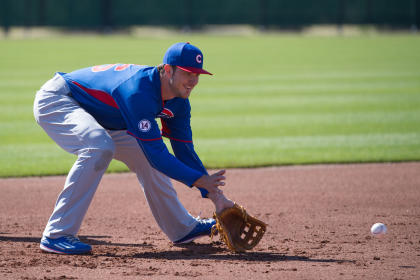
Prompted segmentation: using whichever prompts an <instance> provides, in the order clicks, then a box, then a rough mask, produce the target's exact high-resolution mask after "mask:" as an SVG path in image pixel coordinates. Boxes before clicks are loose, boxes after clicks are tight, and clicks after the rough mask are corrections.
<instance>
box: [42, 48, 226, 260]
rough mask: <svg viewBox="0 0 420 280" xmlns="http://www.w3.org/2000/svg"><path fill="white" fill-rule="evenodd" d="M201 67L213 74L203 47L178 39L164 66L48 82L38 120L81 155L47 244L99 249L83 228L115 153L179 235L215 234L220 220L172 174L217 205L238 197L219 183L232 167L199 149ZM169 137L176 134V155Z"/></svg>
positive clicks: (59, 248)
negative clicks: (199, 209) (219, 165)
mask: <svg viewBox="0 0 420 280" xmlns="http://www.w3.org/2000/svg"><path fill="white" fill-rule="evenodd" d="M200 74H209V75H212V74H211V73H209V72H207V71H206V70H204V69H203V54H202V52H201V51H200V49H199V48H197V47H195V46H193V45H192V44H190V43H176V44H174V45H172V46H171V47H169V49H168V50H167V51H166V53H165V56H164V58H163V64H161V65H159V66H157V67H149V66H144V65H135V64H106V65H100V66H93V67H88V68H84V69H80V70H76V71H74V72H71V73H60V72H58V73H56V74H55V76H54V77H53V78H52V79H51V80H49V81H48V82H46V83H45V84H44V85H43V86H42V87H41V89H40V90H39V91H38V92H37V94H36V97H35V102H34V116H35V119H36V121H37V123H38V124H39V125H40V126H41V127H42V128H43V129H44V130H45V132H46V133H47V134H48V135H49V136H50V137H51V138H52V139H53V140H54V141H55V142H56V143H57V144H58V145H59V146H60V147H62V148H63V149H64V150H66V151H68V152H70V153H73V154H76V155H77V160H76V162H75V163H74V165H73V167H72V168H71V170H70V172H69V174H68V176H67V178H66V182H65V185H64V189H63V191H62V192H61V193H60V194H59V196H58V199H57V202H56V204H55V207H54V211H53V213H52V215H51V217H50V219H49V221H48V223H47V226H46V228H45V230H44V232H43V237H42V239H41V243H40V248H41V249H42V250H44V251H47V252H52V253H59V254H83V253H88V252H90V251H91V250H92V248H91V246H90V245H89V244H86V243H83V242H81V241H80V240H79V239H78V238H77V236H76V234H77V232H78V231H79V229H80V226H81V223H82V220H83V218H84V216H85V214H86V212H87V210H88V207H89V205H90V203H91V201H92V198H93V196H94V194H95V191H96V189H97V187H98V184H99V182H100V180H101V178H102V175H103V174H104V172H105V171H106V169H107V167H108V165H109V163H110V162H111V160H112V159H113V158H114V159H117V160H120V161H122V162H124V163H125V164H126V165H127V166H128V168H129V169H130V170H131V171H133V172H135V173H136V175H137V178H138V180H139V182H140V183H141V185H142V188H143V191H144V194H145V197H146V200H147V202H148V204H149V207H150V209H151V211H152V214H153V216H154V218H155V220H156V222H157V223H158V225H159V227H160V228H161V229H162V231H163V232H164V233H165V234H166V235H167V236H168V238H169V239H170V240H171V241H172V242H174V243H186V242H190V241H192V240H194V239H196V238H199V237H202V236H206V235H209V234H210V232H211V228H212V226H213V225H214V224H215V220H214V219H200V218H199V217H197V218H196V217H193V216H192V215H191V214H190V213H189V212H188V211H187V210H186V209H185V208H184V206H183V205H182V204H181V203H180V201H179V200H178V197H177V194H176V192H175V190H174V188H173V186H172V184H171V181H170V178H172V179H175V180H178V181H180V182H182V183H184V184H186V185H187V186H189V187H197V188H198V189H199V191H200V192H201V196H202V197H203V198H209V199H210V200H211V201H212V202H213V203H214V205H215V208H216V212H220V211H222V210H223V209H225V208H227V207H232V206H233V204H234V203H233V202H232V201H231V200H230V199H228V198H227V197H226V196H225V195H224V194H223V192H222V191H221V190H220V189H219V187H220V186H224V185H225V176H224V174H225V171H224V170H220V171H218V172H215V173H214V174H211V175H209V174H208V173H207V171H206V168H205V167H204V166H203V164H202V162H201V160H200V158H199V157H198V156H197V154H196V152H195V151H194V145H193V141H192V132H191V126H190V117H191V114H190V110H191V108H190V103H189V100H188V98H189V96H190V94H191V91H192V90H193V89H194V87H195V86H196V85H197V83H198V80H199V76H200ZM156 119H160V121H161V123H162V131H160V129H159V126H158V123H157V121H156ZM162 136H164V137H167V138H169V139H170V142H171V146H172V149H173V151H174V155H172V154H171V153H169V151H168V149H167V147H166V145H165V144H164V142H163V140H162Z"/></svg>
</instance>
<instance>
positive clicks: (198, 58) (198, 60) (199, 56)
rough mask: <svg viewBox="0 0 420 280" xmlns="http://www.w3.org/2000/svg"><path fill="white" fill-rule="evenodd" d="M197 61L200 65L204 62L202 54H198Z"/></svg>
mask: <svg viewBox="0 0 420 280" xmlns="http://www.w3.org/2000/svg"><path fill="white" fill-rule="evenodd" d="M195 60H196V61H197V62H198V63H201V62H203V60H202V57H201V54H197V56H196V57H195Z"/></svg>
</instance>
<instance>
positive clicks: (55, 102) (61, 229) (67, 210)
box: [34, 75, 115, 239]
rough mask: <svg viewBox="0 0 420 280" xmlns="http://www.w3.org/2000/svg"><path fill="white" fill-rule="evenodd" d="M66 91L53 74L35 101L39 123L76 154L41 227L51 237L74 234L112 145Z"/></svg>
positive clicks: (57, 140)
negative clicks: (50, 212)
mask: <svg viewBox="0 0 420 280" xmlns="http://www.w3.org/2000/svg"><path fill="white" fill-rule="evenodd" d="M68 93H69V89H68V87H67V85H66V84H65V81H64V80H63V78H62V77H61V76H58V75H56V76H55V77H54V78H53V79H51V80H50V81H48V82H47V83H46V84H45V85H44V86H43V87H42V88H41V90H40V91H38V93H37V95H36V98H35V103H34V115H35V119H36V120H37V122H38V123H39V125H40V126H41V127H42V128H43V129H44V130H45V131H46V133H47V134H48V135H49V136H50V137H51V138H52V139H53V140H54V141H55V142H56V143H57V144H58V145H59V146H61V147H62V148H63V149H64V150H66V151H68V152H70V153H73V154H76V155H77V160H76V162H75V163H74V165H73V167H72V168H71V170H70V172H69V174H68V176H67V179H66V182H65V185H64V189H63V191H62V192H61V193H60V194H59V196H58V199H57V202H56V205H55V208H54V211H53V213H52V215H51V217H50V219H49V221H48V224H47V226H46V228H45V231H44V236H45V237H48V238H53V239H56V238H60V237H64V236H68V235H72V236H75V235H76V234H77V232H78V231H79V228H80V225H81V223H82V220H83V218H84V216H85V214H86V212H87V209H88V207H89V205H90V203H91V201H92V198H93V195H94V193H95V191H96V189H97V186H98V184H99V181H100V179H101V177H102V175H103V174H104V172H105V170H106V169H107V167H108V165H109V163H110V161H111V160H112V157H113V153H114V149H115V147H114V144H113V141H112V139H111V137H110V136H109V134H108V133H107V131H106V130H105V129H104V128H102V127H101V126H100V125H99V124H98V123H97V122H96V120H95V119H94V118H93V117H92V116H91V115H90V114H88V113H87V112H86V111H85V110H83V109H82V108H80V106H79V105H78V104H77V102H75V101H74V100H73V99H72V98H71V97H69V96H68Z"/></svg>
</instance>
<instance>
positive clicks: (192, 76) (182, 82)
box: [169, 68, 200, 99]
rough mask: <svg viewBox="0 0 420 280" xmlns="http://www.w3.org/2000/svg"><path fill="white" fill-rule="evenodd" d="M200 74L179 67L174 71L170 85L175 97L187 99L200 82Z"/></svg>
mask: <svg viewBox="0 0 420 280" xmlns="http://www.w3.org/2000/svg"><path fill="white" fill-rule="evenodd" d="M199 76H200V74H196V73H190V72H187V71H184V70H181V69H179V68H177V69H176V71H175V72H172V78H171V79H170V82H169V85H170V86H171V89H172V91H173V93H174V95H175V97H180V98H184V99H187V98H188V97H189V96H190V94H191V91H192V90H193V89H194V87H195V86H196V85H197V84H198V80H199Z"/></svg>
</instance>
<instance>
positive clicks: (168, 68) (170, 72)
mask: <svg viewBox="0 0 420 280" xmlns="http://www.w3.org/2000/svg"><path fill="white" fill-rule="evenodd" d="M163 69H164V70H165V74H166V75H168V76H169V77H172V75H173V70H172V67H171V65H169V64H165V66H164V67H163Z"/></svg>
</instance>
